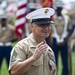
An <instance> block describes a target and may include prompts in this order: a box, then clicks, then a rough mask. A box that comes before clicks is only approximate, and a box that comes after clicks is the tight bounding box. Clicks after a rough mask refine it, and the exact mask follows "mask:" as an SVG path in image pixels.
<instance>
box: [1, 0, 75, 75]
mask: <svg viewBox="0 0 75 75" xmlns="http://www.w3.org/2000/svg"><path fill="white" fill-rule="evenodd" d="M27 1H28V2H27V13H29V12H31V11H33V10H36V9H39V8H42V7H51V8H54V9H55V11H56V12H55V14H54V15H53V16H52V21H53V24H52V30H51V33H50V36H49V37H48V38H47V39H46V42H47V43H48V45H49V46H50V47H52V49H53V51H54V53H55V58H56V65H57V68H58V54H59V52H60V54H61V59H62V66H63V67H62V75H72V73H70V74H69V72H68V71H69V70H71V67H69V64H71V61H72V60H70V58H72V57H71V53H72V51H74V50H75V9H74V8H75V2H71V3H69V4H70V5H68V4H67V5H65V4H64V3H63V2H61V1H60V2H59V1H58V2H56V1H55V0H53V2H52V5H51V4H50V3H47V1H48V0H27ZM17 3H18V0H14V1H6V0H4V1H0V70H1V65H2V60H3V59H4V58H5V59H6V62H7V66H8V65H9V59H10V52H11V49H12V43H13V42H16V41H18V40H20V38H19V37H18V36H17V35H16V33H15V21H16V12H17ZM60 3H61V4H60ZM24 29H25V32H24V34H23V35H25V36H24V37H23V38H25V37H27V36H29V34H30V33H31V29H30V27H29V21H28V20H26V24H25V27H24ZM68 61H69V63H68ZM71 65H72V64H71ZM74 71H75V70H74ZM0 73H1V72H0Z"/></svg>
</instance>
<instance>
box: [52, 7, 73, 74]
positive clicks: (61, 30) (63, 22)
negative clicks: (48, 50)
mask: <svg viewBox="0 0 75 75" xmlns="http://www.w3.org/2000/svg"><path fill="white" fill-rule="evenodd" d="M53 20H54V25H52V29H53V34H52V37H53V45H52V49H53V51H54V53H55V58H56V64H57V66H58V55H59V52H60V53H61V59H62V66H63V68H62V75H68V40H69V38H70V36H71V34H72V32H71V22H70V18H69V17H68V16H67V15H63V14H62V7H58V8H57V10H56V14H55V15H54V16H53Z"/></svg>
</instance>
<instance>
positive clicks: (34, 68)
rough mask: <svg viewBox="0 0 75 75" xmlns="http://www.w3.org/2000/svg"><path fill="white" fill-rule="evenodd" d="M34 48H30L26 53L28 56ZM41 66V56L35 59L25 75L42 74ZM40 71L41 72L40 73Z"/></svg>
mask: <svg viewBox="0 0 75 75" xmlns="http://www.w3.org/2000/svg"><path fill="white" fill-rule="evenodd" d="M34 51H35V49H31V50H30V51H29V54H28V58H29V57H31V56H32V55H33V53H34ZM42 68H43V56H42V55H41V57H40V58H39V59H38V60H36V61H35V62H34V63H33V64H32V65H31V67H30V69H29V70H28V72H27V75H42V73H43V72H42V71H43V70H42ZM40 73H41V74H40Z"/></svg>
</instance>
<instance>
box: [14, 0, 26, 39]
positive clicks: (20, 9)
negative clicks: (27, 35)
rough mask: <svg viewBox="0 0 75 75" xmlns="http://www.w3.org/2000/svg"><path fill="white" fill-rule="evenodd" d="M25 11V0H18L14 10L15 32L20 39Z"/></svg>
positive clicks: (24, 21)
mask: <svg viewBox="0 0 75 75" xmlns="http://www.w3.org/2000/svg"><path fill="white" fill-rule="evenodd" d="M26 11H27V0H19V1H18V4H17V12H16V21H15V26H16V28H15V32H16V34H17V36H18V37H19V38H20V39H22V38H23V30H24V28H25V24H26V19H25V16H26Z"/></svg>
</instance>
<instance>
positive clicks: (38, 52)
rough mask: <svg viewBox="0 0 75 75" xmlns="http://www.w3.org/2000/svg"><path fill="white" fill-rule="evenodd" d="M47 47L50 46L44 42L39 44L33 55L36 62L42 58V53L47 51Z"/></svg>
mask: <svg viewBox="0 0 75 75" xmlns="http://www.w3.org/2000/svg"><path fill="white" fill-rule="evenodd" d="M47 47H48V46H47V44H46V43H44V42H41V43H39V44H38V45H37V47H36V50H35V52H34V54H33V57H34V60H37V59H39V58H40V56H41V55H42V53H43V52H44V51H46V50H47Z"/></svg>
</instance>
